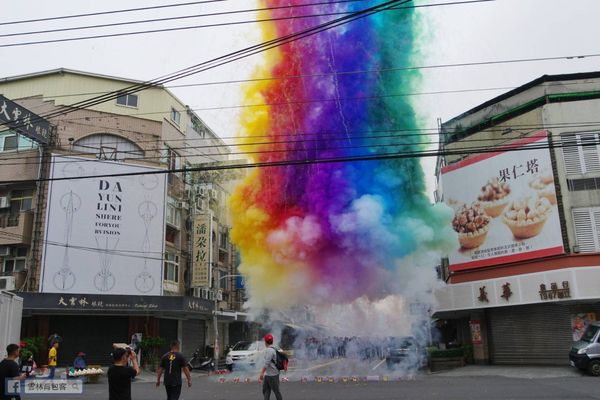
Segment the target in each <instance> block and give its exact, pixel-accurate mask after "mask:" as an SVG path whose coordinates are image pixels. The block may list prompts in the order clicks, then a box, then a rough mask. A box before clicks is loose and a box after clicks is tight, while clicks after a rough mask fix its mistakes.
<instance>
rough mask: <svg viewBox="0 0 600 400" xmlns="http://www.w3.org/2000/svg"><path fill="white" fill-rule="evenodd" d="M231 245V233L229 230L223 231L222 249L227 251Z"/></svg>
mask: <svg viewBox="0 0 600 400" xmlns="http://www.w3.org/2000/svg"><path fill="white" fill-rule="evenodd" d="M228 245H229V233H228V232H227V229H223V230H222V231H221V237H220V238H219V247H220V248H221V249H226V250H227V247H228Z"/></svg>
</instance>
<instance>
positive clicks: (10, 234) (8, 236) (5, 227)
mask: <svg viewBox="0 0 600 400" xmlns="http://www.w3.org/2000/svg"><path fill="white" fill-rule="evenodd" d="M32 228H33V212H32V211H23V212H20V213H18V214H4V215H0V245H1V246H7V245H15V244H29V243H30V242H31V231H32Z"/></svg>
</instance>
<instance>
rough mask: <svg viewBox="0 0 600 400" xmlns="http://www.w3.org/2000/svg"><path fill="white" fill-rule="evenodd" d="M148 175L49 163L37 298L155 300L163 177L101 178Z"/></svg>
mask: <svg viewBox="0 0 600 400" xmlns="http://www.w3.org/2000/svg"><path fill="white" fill-rule="evenodd" d="M149 171H156V169H153V168H149V167H143V166H139V165H131V164H124V163H119V162H112V161H101V160H93V159H89V158H79V157H66V156H61V155H53V156H52V165H51V170H50V178H51V181H50V185H49V194H48V203H47V208H46V210H47V212H46V228H45V229H46V232H45V240H44V247H43V256H42V277H41V288H40V291H41V292H45V293H79V294H127V295H161V294H162V276H163V274H162V270H163V254H164V229H165V195H166V177H165V174H160V173H159V174H150V175H131V176H116V177H102V176H101V175H110V174H120V173H136V172H149ZM95 175H97V176H99V177H95V178H83V179H73V178H79V177H82V176H95ZM52 179H54V180H52Z"/></svg>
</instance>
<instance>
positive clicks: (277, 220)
mask: <svg viewBox="0 0 600 400" xmlns="http://www.w3.org/2000/svg"><path fill="white" fill-rule="evenodd" d="M304 3H305V2H304ZM286 4H289V5H293V6H298V5H300V4H303V1H300V0H290V1H288V2H287V3H286ZM367 4H368V5H375V4H376V3H371V2H363V1H358V2H332V3H331V4H328V5H325V6H323V5H320V6H317V5H313V6H303V7H291V8H283V9H277V10H271V11H268V12H264V15H261V16H260V17H259V18H261V19H262V18H272V19H280V18H288V17H294V16H295V17H297V16H301V15H315V14H326V13H345V12H354V11H358V10H360V9H364V8H366V7H368V5H367ZM262 5H263V6H265V7H275V6H281V3H280V2H279V1H274V0H265V1H263V2H262ZM332 18H335V17H332V16H322V17H312V18H295V19H280V20H275V21H273V22H270V23H268V24H265V23H263V24H261V26H262V27H263V36H264V39H265V40H270V39H273V38H275V37H281V36H284V35H287V34H291V33H294V32H298V31H301V30H303V29H306V28H308V27H312V26H315V25H317V24H319V23H322V22H325V21H328V20H331V19H332ZM418 25H419V21H418V18H416V16H415V14H414V10H412V9H410V8H408V9H402V10H390V11H384V12H380V13H378V14H376V15H373V16H369V17H367V18H363V19H360V20H357V21H354V22H351V23H349V24H347V25H344V26H341V27H339V28H336V29H332V30H328V31H325V32H322V33H319V34H317V35H314V36H311V37H309V38H305V39H301V40H298V41H294V42H292V43H289V44H286V45H284V46H281V47H278V48H277V49H275V50H270V51H269V52H267V53H265V54H266V56H265V57H266V59H265V66H264V67H263V68H260V69H259V70H258V71H257V72H256V77H265V76H275V77H286V78H281V79H274V80H260V81H257V82H256V83H253V84H252V85H251V86H249V87H248V88H247V90H246V92H245V100H246V102H247V103H250V104H257V103H260V104H263V103H264V104H268V106H264V107H252V108H248V109H247V110H246V111H244V112H243V114H242V130H241V135H240V140H239V142H238V145H239V147H240V149H241V150H242V151H248V152H253V156H252V160H253V161H254V162H273V161H285V160H315V159H324V158H338V157H343V158H347V157H355V156H365V155H369V156H376V155H386V154H394V153H395V154H406V153H415V152H419V151H423V150H424V149H425V148H426V145H427V142H428V136H426V135H423V134H422V133H423V132H422V131H420V130H418V129H417V128H418V124H417V121H416V118H415V113H414V110H413V107H412V105H411V103H410V99H409V98H408V97H402V96H392V95H391V94H395V93H407V92H412V91H415V89H417V88H418V85H419V79H420V77H419V75H418V73H417V72H416V71H414V70H413V71H411V70H402V69H401V67H404V66H408V65H413V64H414V63H415V61H416V54H417V52H416V50H415V47H416V46H415V38H414V37H415V35H414V33H415V32H416V30H417V28H418ZM372 70H379V71H380V72H365V71H372ZM360 71H362V72H360ZM230 208H231V212H232V218H233V231H232V237H233V240H234V242H235V244H236V245H237V246H238V247H239V250H240V253H241V260H242V264H241V266H240V271H241V273H243V274H244V275H245V276H246V278H247V280H246V282H247V288H248V290H249V295H250V300H249V306H250V307H258V308H261V307H266V308H271V309H285V308H288V307H292V306H296V305H299V304H308V305H311V304H312V305H323V304H343V303H351V302H353V301H355V300H357V299H359V298H367V299H373V300H374V299H383V298H385V297H386V296H388V295H390V294H393V293H397V292H398V290H399V289H398V287H399V285H398V282H397V279H399V278H398V274H397V271H398V270H399V269H402V268H410V267H411V265H407V262H403V260H408V259H410V258H411V256H412V255H414V254H415V253H418V252H422V253H429V252H431V251H432V250H443V249H446V248H448V246H449V244H450V243H451V242H452V240H453V239H454V234H453V232H452V231H451V229H450V226H451V225H450V223H449V220H450V219H451V217H452V213H451V211H450V210H448V209H446V208H445V207H444V206H432V205H431V204H430V201H429V199H428V197H427V196H426V194H425V183H424V175H423V171H422V168H421V164H420V159H419V158H398V159H379V160H376V161H372V160H370V161H360V162H359V161H352V162H339V163H317V164H310V165H293V166H279V167H266V168H257V169H255V170H254V171H253V172H252V173H251V174H250V175H249V176H248V177H247V178H246V179H245V181H244V182H243V183H242V184H240V185H239V186H238V187H237V188H236V190H235V192H234V194H233V195H232V198H231V201H230ZM408 264H409V263H408ZM433 266H434V265H433V264H432V265H431V268H433Z"/></svg>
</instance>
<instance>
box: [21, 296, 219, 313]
mask: <svg viewBox="0 0 600 400" xmlns="http://www.w3.org/2000/svg"><path fill="white" fill-rule="evenodd" d="M19 295H20V296H21V297H23V299H24V308H25V309H29V310H53V311H58V312H60V311H84V310H87V311H111V310H119V311H131V312H150V311H181V312H183V311H186V312H210V311H212V309H213V304H212V302H210V301H208V300H204V299H197V298H192V297H181V296H123V295H89V294H72V295H71V294H53V293H31V292H24V293H21V294H19Z"/></svg>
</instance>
